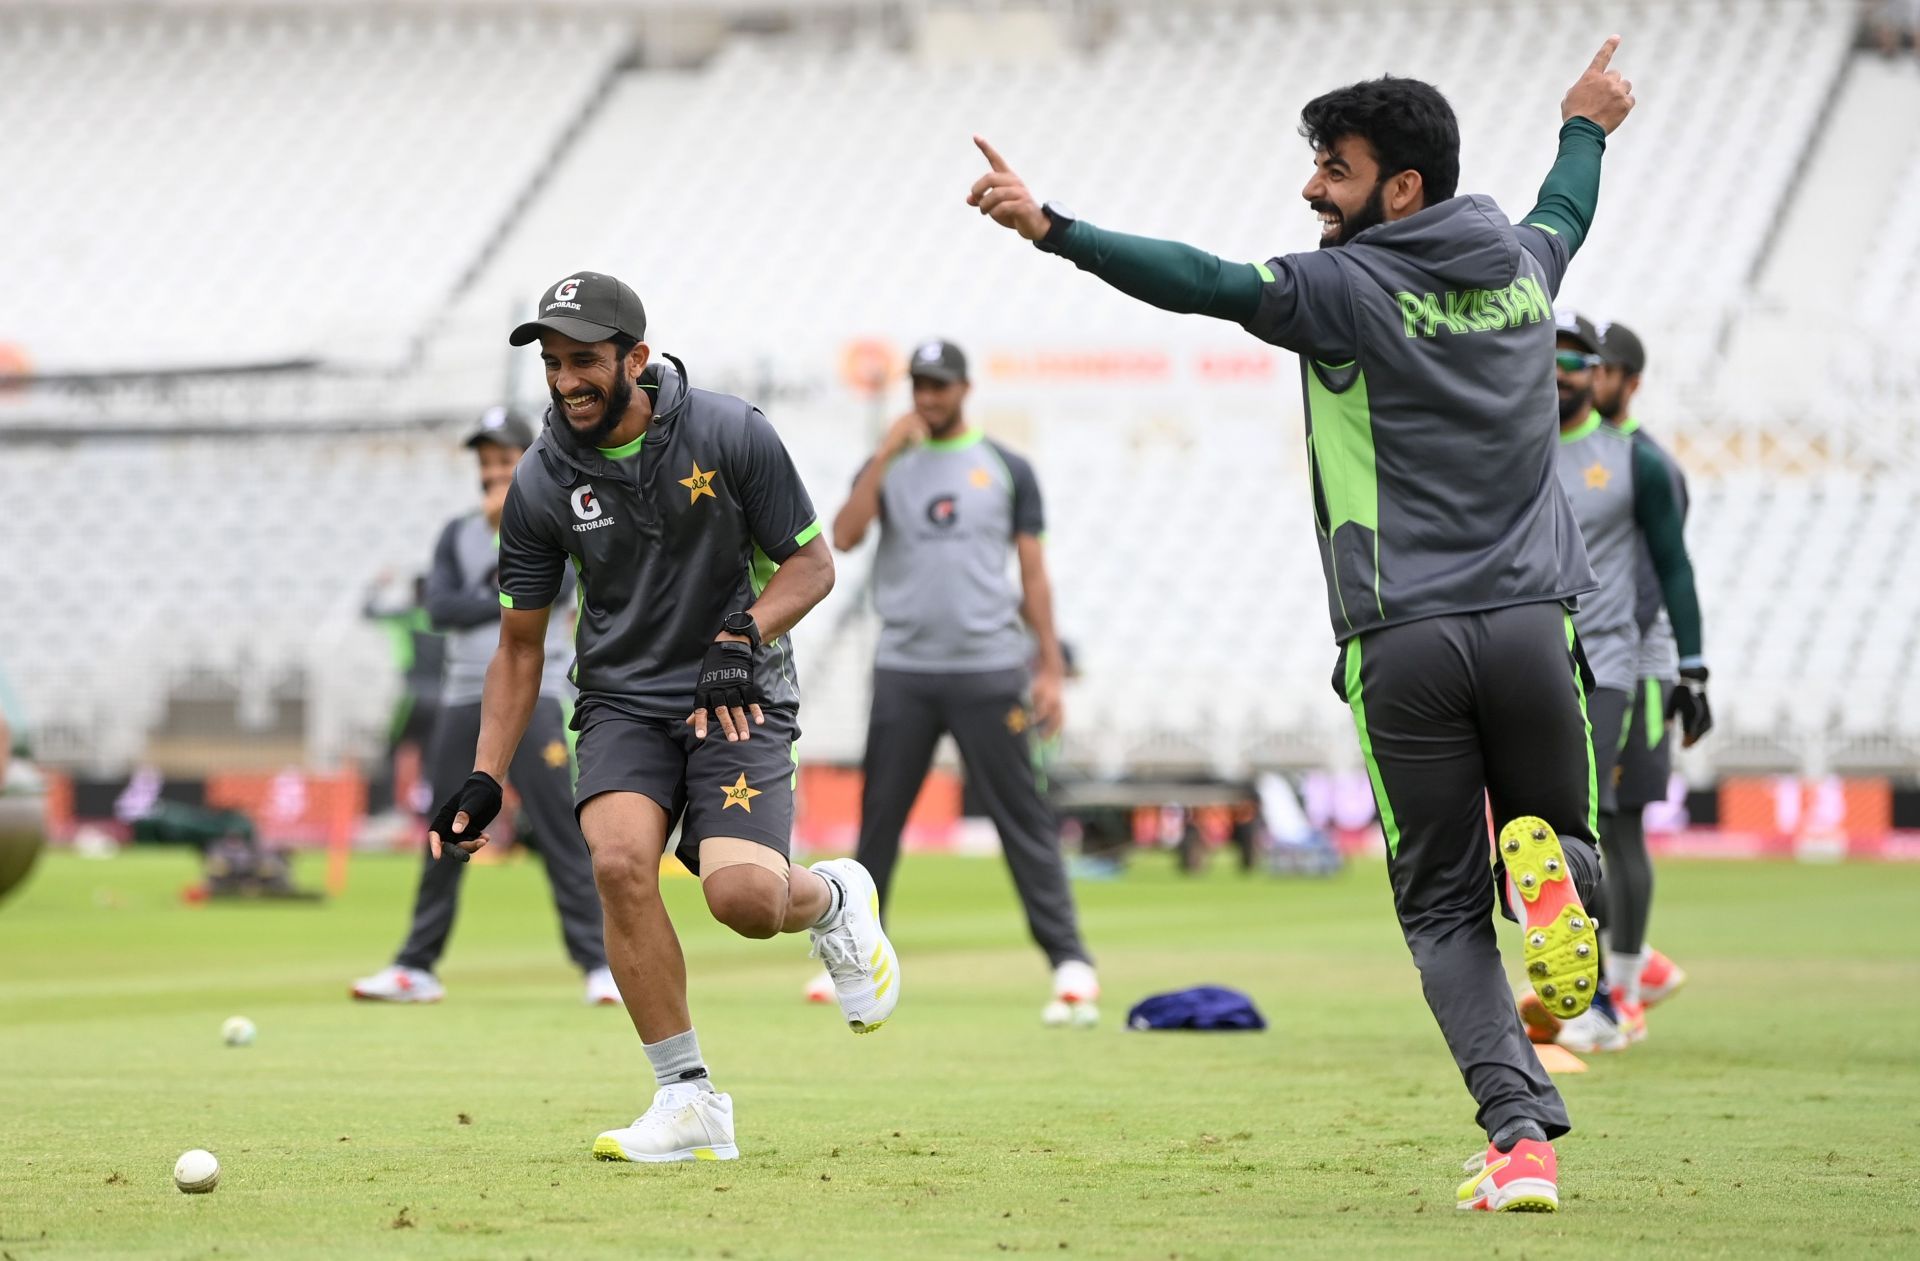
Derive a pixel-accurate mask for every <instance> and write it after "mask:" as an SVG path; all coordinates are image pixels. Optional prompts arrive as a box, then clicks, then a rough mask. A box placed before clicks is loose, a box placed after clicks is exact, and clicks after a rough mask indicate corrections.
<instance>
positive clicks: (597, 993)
mask: <svg viewBox="0 0 1920 1261" xmlns="http://www.w3.org/2000/svg"><path fill="white" fill-rule="evenodd" d="M582 1001H584V1002H585V1003H586V1005H587V1006H589V1007H621V1006H624V1005H625V1004H623V1003H622V1002H621V1001H620V987H619V986H618V985H615V984H614V983H613V969H612V968H609V967H598V968H595V969H594V970H593V971H591V972H589V973H587V995H586V998H585V999H584V1000H582Z"/></svg>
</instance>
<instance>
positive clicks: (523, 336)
mask: <svg viewBox="0 0 1920 1261" xmlns="http://www.w3.org/2000/svg"><path fill="white" fill-rule="evenodd" d="M542 332H554V333H558V334H560V335H561V336H562V337H571V338H573V340H575V341H577V342H604V341H610V340H612V339H613V338H614V337H616V336H618V335H620V334H621V333H625V334H626V335H627V336H628V337H631V338H633V339H634V340H635V341H645V340H646V336H647V312H646V309H645V308H644V307H642V306H641V305H640V298H639V295H637V294H636V293H634V291H633V290H631V289H629V288H627V286H626V285H625V284H624V283H622V282H621V281H618V280H615V279H614V278H613V277H612V276H603V275H601V274H600V273H599V272H597V271H577V272H574V273H573V274H572V275H570V276H568V277H567V278H566V279H565V280H562V281H560V282H558V283H557V284H555V285H554V286H553V287H552V288H551V289H548V290H547V291H546V292H545V293H544V294H542V295H540V316H539V318H538V319H533V320H528V321H527V322H526V323H525V324H522V325H521V326H520V327H519V328H516V329H514V330H513V336H511V337H509V338H507V342H508V344H510V345H514V346H524V345H526V344H527V343H528V342H530V341H537V340H539V337H540V334H541V333H542Z"/></svg>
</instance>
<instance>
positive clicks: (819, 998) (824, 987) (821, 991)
mask: <svg viewBox="0 0 1920 1261" xmlns="http://www.w3.org/2000/svg"><path fill="white" fill-rule="evenodd" d="M806 994H807V1001H808V1002H810V1003H830V1002H832V1001H833V999H834V991H833V973H831V972H829V971H827V970H826V969H825V968H821V969H820V971H819V973H818V974H817V975H816V976H815V977H814V978H813V979H812V980H811V981H808V982H807V989H806Z"/></svg>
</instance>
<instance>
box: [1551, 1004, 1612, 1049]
mask: <svg viewBox="0 0 1920 1261" xmlns="http://www.w3.org/2000/svg"><path fill="white" fill-rule="evenodd" d="M1553 1040H1554V1041H1555V1042H1558V1043H1559V1044H1560V1045H1561V1046H1563V1047H1565V1048H1567V1050H1569V1051H1572V1052H1575V1053H1576V1054H1579V1055H1593V1054H1596V1053H1597V1052H1600V1051H1624V1050H1626V1049H1627V1045H1628V1037H1627V1031H1626V1030H1625V1029H1622V1028H1621V1027H1620V1025H1619V1023H1618V1022H1617V1021H1615V1020H1614V1019H1613V1018H1612V1017H1611V1016H1609V1015H1607V1013H1606V1012H1604V1011H1601V1010H1600V1009H1599V1008H1598V1007H1589V1008H1587V1009H1586V1010H1585V1011H1583V1012H1581V1013H1580V1014H1579V1015H1577V1016H1575V1017H1574V1018H1573V1019H1572V1020H1568V1021H1565V1022H1564V1023H1562V1024H1561V1026H1560V1032H1559V1033H1557V1034H1555V1035H1554V1037H1553Z"/></svg>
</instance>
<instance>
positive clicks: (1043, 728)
mask: <svg viewBox="0 0 1920 1261" xmlns="http://www.w3.org/2000/svg"><path fill="white" fill-rule="evenodd" d="M907 371H908V374H909V378H910V380H911V382H912V386H913V410H912V411H910V412H908V413H907V414H906V415H904V416H902V417H900V418H899V419H898V420H896V421H894V423H893V425H892V427H891V428H889V429H888V430H887V433H886V436H885V438H883V439H882V440H881V443H880V448H879V450H877V451H875V452H874V453H873V456H872V457H871V458H870V459H869V460H868V461H867V463H866V465H865V467H863V468H862V469H861V470H860V475H859V476H858V477H856V478H855V479H854V483H853V491H852V493H851V494H850V495H849V496H848V497H847V502H846V504H845V505H844V506H842V507H841V509H840V512H839V515H838V516H836V517H835V518H834V521H833V545H834V546H835V547H836V548H838V549H840V550H841V551H843V552H845V551H852V550H853V549H854V548H856V547H858V546H860V544H861V543H862V542H863V541H864V540H865V539H866V536H867V531H868V530H869V529H870V528H872V527H873V526H874V525H875V523H876V522H877V523H878V525H879V528H880V543H879V548H878V551H877V553H876V555H875V559H874V569H873V599H874V605H875V607H876V608H877V609H878V610H879V614H880V620H881V630H880V646H879V650H878V652H877V653H876V655H875V657H874V669H873V711H872V716H871V718H870V719H869V721H868V727H867V753H866V761H865V763H864V767H863V769H864V772H865V777H864V780H863V784H864V787H863V790H862V794H861V798H860V846H859V850H858V851H857V857H858V858H859V860H860V862H861V863H862V864H864V865H865V866H866V868H867V870H868V871H869V872H871V873H873V878H874V882H875V883H876V884H877V885H879V887H880V898H881V902H882V904H883V905H884V904H885V903H886V900H887V895H888V892H889V890H890V889H891V887H892V883H893V869H894V864H895V863H896V861H897V860H898V859H899V856H900V834H901V829H902V828H904V827H905V826H906V822H907V814H908V812H909V811H910V810H911V809H912V808H913V803H914V799H915V798H916V797H918V796H919V795H920V789H921V786H922V785H923V784H924V783H925V782H926V778H927V772H928V771H929V770H930V769H931V768H932V766H933V754H934V749H935V747H936V746H937V745H938V744H939V743H940V737H941V736H942V735H945V734H947V733H951V734H952V735H953V738H954V741H955V743H957V744H958V745H959V746H960V757H961V760H962V761H963V762H964V763H965V764H966V771H967V781H968V784H969V786H970V787H972V788H973V789H974V790H975V791H976V792H978V794H979V795H980V799H981V800H982V801H983V802H984V803H985V805H986V809H987V813H988V814H989V815H990V816H991V817H992V819H993V825H994V828H995V829H996V830H997V831H998V832H999V835H1000V849H1001V852H1002V853H1003V854H1005V855H1006V859H1007V866H1008V867H1009V868H1010V869H1011V870H1012V872H1013V882H1014V887H1015V888H1016V889H1018V890H1019V893H1020V902H1021V905H1022V906H1023V907H1024V908H1025V909H1026V914H1027V928H1028V931H1029V932H1031V933H1032V935H1033V939H1034V942H1035V943H1036V944H1037V945H1039V947H1040V949H1041V951H1042V952H1043V953H1044V954H1045V955H1046V957H1047V962H1048V964H1049V965H1050V966H1051V967H1052V968H1053V997H1052V999H1051V1000H1049V1002H1048V1004H1047V1006H1046V1009H1045V1014H1046V1019H1047V1022H1048V1023H1049V1024H1066V1023H1069V1022H1075V1023H1082V1024H1090V1023H1092V1021H1093V1020H1094V1019H1095V1018H1096V1016H1097V1009H1096V1008H1095V1006H1094V1003H1095V1000H1097V999H1098V998H1099V996H1100V983H1099V980H1098V978H1097V977H1096V976H1095V974H1094V970H1093V960H1092V956H1091V955H1089V954H1088V953H1087V948H1086V944H1085V943H1084V942H1082V941H1081V939H1080V926H1079V914H1078V912H1077V910H1076V909H1075V907H1074V902H1073V889H1072V887H1071V885H1070V884H1069V883H1068V880H1067V870H1066V860H1065V858H1064V856H1063V855H1062V854H1061V851H1060V822H1059V819H1058V818H1057V817H1056V816H1055V814H1054V812H1053V807H1052V806H1051V805H1050V804H1049V803H1048V801H1047V798H1046V788H1045V783H1044V780H1043V778H1042V774H1043V772H1042V762H1041V757H1042V753H1041V750H1040V747H1039V745H1040V742H1041V741H1042V740H1043V739H1047V738H1051V737H1054V736H1057V735H1058V734H1059V732H1060V729H1061V725H1062V723H1063V722H1064V720H1065V717H1066V713H1065V709H1064V691H1065V688H1066V678H1067V662H1066V656H1065V654H1064V653H1063V652H1062V650H1061V647H1060V637H1059V635H1058V634H1057V633H1056V632H1055V630H1054V622H1053V587H1052V584H1051V582H1050V581H1049V580H1048V578H1047V566H1046V553H1045V548H1044V545H1043V543H1042V541H1041V540H1042V538H1043V537H1044V536H1045V534H1046V528H1047V527H1046V513H1045V510H1044V508H1043V507H1042V505H1041V499H1040V483H1039V480H1038V479H1037V478H1036V477H1035V476H1034V472H1033V465H1031V464H1029V463H1028V462H1027V460H1026V458H1025V457H1024V456H1021V455H1018V454H1016V453H1015V452H1013V451H1012V450H1010V449H1008V448H1007V447H1005V446H1003V445H1001V444H1000V443H998V442H995V441H993V440H992V439H990V438H988V437H987V435H986V434H985V433H984V432H983V431H981V430H980V429H978V428H975V427H974V426H973V425H971V424H970V423H968V421H967V417H966V401H967V395H968V393H969V392H970V390H971V385H970V384H969V381H968V376H967V358H966V355H965V354H963V353H962V352H961V350H960V348H959V347H958V346H956V345H954V344H953V343H952V342H946V341H928V342H922V343H921V344H920V345H919V346H918V347H916V348H915V349H914V351H913V353H912V355H910V356H909V357H908V362H907ZM1010 557H1012V558H1015V559H1017V561H1018V564H1019V570H1020V578H1019V581H1018V583H1017V584H1016V583H1014V582H1013V581H1011V580H1010V579H1009V577H1008V574H1007V568H1008V562H1009V558H1010ZM832 993H833V988H832V981H831V978H829V977H827V976H825V975H824V974H822V975H821V976H819V977H816V978H814V981H813V984H812V986H810V987H809V990H808V997H810V998H814V999H815V1001H822V1002H824V1001H826V999H828V998H830V997H831V996H832Z"/></svg>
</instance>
